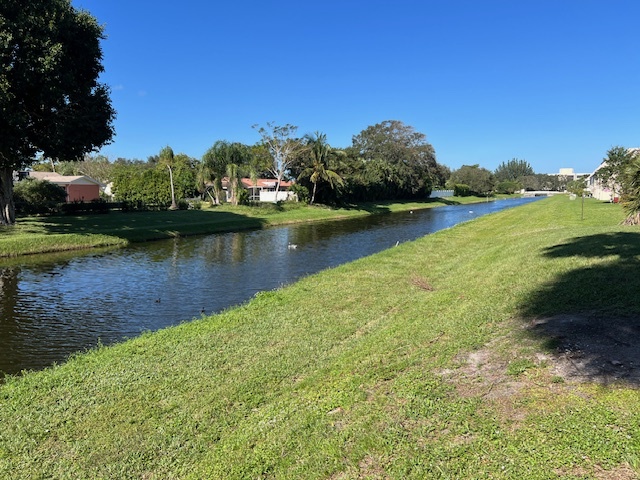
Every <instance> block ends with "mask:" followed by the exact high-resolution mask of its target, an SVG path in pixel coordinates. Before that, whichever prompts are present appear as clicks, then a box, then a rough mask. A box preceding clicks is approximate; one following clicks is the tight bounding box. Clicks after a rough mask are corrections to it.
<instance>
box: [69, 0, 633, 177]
mask: <svg viewBox="0 0 640 480" xmlns="http://www.w3.org/2000/svg"><path fill="white" fill-rule="evenodd" d="M73 5H74V6H75V7H76V8H83V9H85V10H88V11H89V12H91V13H92V14H93V15H94V16H95V17H96V18H97V19H98V21H99V22H100V23H101V24H103V25H104V26H105V30H106V35H107V37H108V38H107V39H106V40H105V41H104V42H103V50H104V67H105V72H104V74H103V75H102V81H103V82H105V83H107V84H108V85H109V86H110V87H111V89H112V101H113V105H114V107H115V109H116V110H117V112H118V117H117V120H116V122H115V128H116V137H115V139H114V141H113V143H112V144H110V145H108V146H106V147H104V148H103V149H102V153H104V154H105V155H107V156H108V157H109V158H111V159H115V158H117V157H125V158H139V159H143V160H146V158H147V157H148V156H149V155H153V154H157V153H158V152H159V151H160V149H161V148H162V147H164V146H166V145H170V146H171V147H172V148H173V149H174V151H175V152H176V153H186V154H187V155H190V156H192V157H195V158H201V157H202V155H203V154H204V153H205V151H206V150H207V149H208V148H209V147H210V146H211V145H213V143H215V142H216V141H217V140H229V141H238V142H243V143H247V144H254V143H256V142H257V141H258V140H259V136H258V134H257V132H256V131H255V130H254V129H252V128H251V127H252V125H254V124H261V125H264V124H265V123H266V122H267V121H274V122H276V123H277V124H281V125H282V124H286V123H290V124H293V125H297V126H298V127H299V128H298V133H299V134H300V135H304V134H305V133H312V132H315V131H320V132H324V133H326V135H327V140H328V141H329V143H330V144H331V145H332V146H334V147H346V146H348V145H350V144H351V139H352V137H353V135H357V134H358V133H359V132H360V131H362V130H363V129H365V128H366V127H367V126H369V125H374V124H376V123H379V122H382V121H384V120H400V121H402V122H404V123H405V124H407V125H411V126H412V127H414V128H415V129H416V130H417V131H419V132H421V133H424V134H425V135H426V136H427V140H428V141H429V142H430V143H431V144H432V145H433V146H434V148H435V151H436V156H437V160H438V161H439V162H440V163H443V164H445V165H447V166H449V167H450V168H452V169H455V168H459V167H460V166H461V165H463V164H476V163H478V164H480V165H481V166H483V167H485V168H488V169H490V170H493V169H495V168H496V167H497V166H498V165H499V164H500V163H501V162H503V161H508V160H510V159H512V158H519V159H524V160H527V161H528V162H529V163H530V164H531V165H532V166H533V168H534V170H535V171H536V172H538V173H553V172H557V171H558V170H559V168H561V167H570V168H574V169H575V170H576V171H577V172H590V171H592V170H593V169H595V167H596V166H597V165H598V164H599V163H600V161H601V160H602V158H603V157H604V156H605V155H606V151H607V150H608V149H609V148H611V147H612V146H616V145H622V146H625V147H632V146H640V138H639V136H640V128H639V127H640V91H639V90H640V81H639V80H640V32H639V31H638V28H637V26H636V22H637V19H638V18H640V2H638V1H636V0H482V1H480V0H473V1H472V0H423V1H418V0H415V1H413V0H389V1H379V0H369V1H364V0H362V1H355V0H324V1H322V2H303V1H297V2H296V1H290V0H283V1H279V2H272V1H269V0H264V1H251V0H233V1H227V2H221V1H218V0H213V1H210V0H207V1H205V0H184V1H182V2H175V1H172V2H158V1H157V0H154V1H150V0H128V1H124V0H73Z"/></svg>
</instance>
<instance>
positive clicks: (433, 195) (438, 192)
mask: <svg viewBox="0 0 640 480" xmlns="http://www.w3.org/2000/svg"><path fill="white" fill-rule="evenodd" d="M436 197H438V198H444V197H453V190H432V191H431V195H429V198H436Z"/></svg>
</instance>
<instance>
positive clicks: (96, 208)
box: [60, 199, 114, 215]
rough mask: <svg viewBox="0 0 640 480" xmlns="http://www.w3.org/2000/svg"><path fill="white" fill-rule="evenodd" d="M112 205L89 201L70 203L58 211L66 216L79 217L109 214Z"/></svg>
mask: <svg viewBox="0 0 640 480" xmlns="http://www.w3.org/2000/svg"><path fill="white" fill-rule="evenodd" d="M113 206H114V204H110V203H107V202H105V201H104V200H102V199H100V200H91V201H90V202H71V203H65V204H63V205H61V207H60V211H61V212H62V213H65V214H67V215H79V214H84V213H109V210H110V209H111V208H113Z"/></svg>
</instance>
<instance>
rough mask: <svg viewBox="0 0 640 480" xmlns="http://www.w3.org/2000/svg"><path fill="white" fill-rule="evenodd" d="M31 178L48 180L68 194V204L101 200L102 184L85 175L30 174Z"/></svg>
mask: <svg viewBox="0 0 640 480" xmlns="http://www.w3.org/2000/svg"><path fill="white" fill-rule="evenodd" d="M29 177H31V178H35V179H37V180H47V181H49V182H51V183H55V184H56V185H59V186H61V187H62V188H64V189H65V191H66V192H67V203H71V202H90V201H92V200H98V199H100V186H101V184H100V182H98V181H97V180H94V179H93V178H90V177H87V176H85V175H60V174H59V173H56V172H29Z"/></svg>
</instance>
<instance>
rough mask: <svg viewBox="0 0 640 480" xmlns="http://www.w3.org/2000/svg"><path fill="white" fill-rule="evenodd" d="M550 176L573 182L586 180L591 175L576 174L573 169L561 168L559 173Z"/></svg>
mask: <svg viewBox="0 0 640 480" xmlns="http://www.w3.org/2000/svg"><path fill="white" fill-rule="evenodd" d="M549 175H555V176H556V177H565V178H567V179H571V180H578V179H579V178H586V177H588V176H589V173H576V172H575V171H574V170H573V168H561V169H560V170H559V172H558V173H549Z"/></svg>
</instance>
